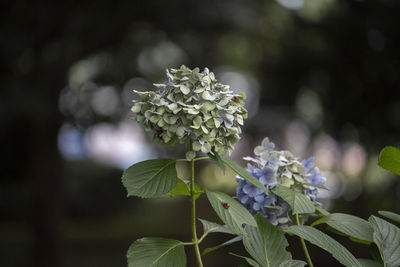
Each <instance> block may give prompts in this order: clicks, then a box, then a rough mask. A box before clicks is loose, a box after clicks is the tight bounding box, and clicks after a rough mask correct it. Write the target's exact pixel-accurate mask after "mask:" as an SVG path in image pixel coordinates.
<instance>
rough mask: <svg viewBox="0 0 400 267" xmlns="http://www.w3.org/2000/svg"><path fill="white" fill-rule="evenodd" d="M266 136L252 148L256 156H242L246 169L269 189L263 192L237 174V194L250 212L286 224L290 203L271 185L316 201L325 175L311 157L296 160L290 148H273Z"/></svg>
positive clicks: (273, 221) (288, 220) (278, 223)
mask: <svg viewBox="0 0 400 267" xmlns="http://www.w3.org/2000/svg"><path fill="white" fill-rule="evenodd" d="M274 148H275V145H274V143H272V142H270V141H269V139H268V138H265V139H264V140H263V141H262V144H261V145H260V146H257V147H256V148H255V149H254V154H255V155H256V157H254V158H253V157H245V158H244V159H245V160H247V161H249V163H248V165H247V169H248V171H249V172H250V173H251V174H252V175H253V176H254V177H256V178H257V179H258V180H259V181H260V182H261V183H262V184H263V185H264V186H265V187H266V188H267V189H269V192H268V193H267V192H265V191H263V190H261V189H259V188H257V187H255V186H253V185H251V184H250V183H248V182H247V181H245V180H244V179H243V178H242V177H240V176H237V177H236V180H237V182H238V187H237V189H236V194H237V195H236V197H237V199H238V200H239V201H240V203H242V205H244V206H245V207H246V208H247V209H248V210H249V211H250V212H252V213H253V214H254V213H257V212H260V213H261V214H263V215H264V216H265V217H266V218H267V219H268V220H269V221H270V222H271V223H272V224H274V225H279V226H286V225H288V224H289V223H290V218H289V212H290V211H291V209H290V206H289V205H288V203H286V202H285V201H284V200H283V199H282V198H280V197H279V196H277V195H275V194H274V193H273V192H272V191H271V190H270V189H272V188H274V187H275V186H276V185H278V184H280V185H283V186H286V187H289V188H291V189H293V190H295V191H296V192H299V193H302V194H304V195H306V196H308V197H309V199H310V200H311V201H315V199H316V197H317V193H318V188H316V187H315V186H312V184H314V185H323V184H325V181H326V178H325V177H323V176H322V175H321V173H320V172H319V169H318V168H317V167H314V168H313V166H314V159H313V158H312V157H311V158H308V159H306V160H304V161H303V162H299V161H298V160H297V159H296V158H295V157H294V156H293V155H292V154H291V153H290V152H289V151H276V150H273V149H274Z"/></svg>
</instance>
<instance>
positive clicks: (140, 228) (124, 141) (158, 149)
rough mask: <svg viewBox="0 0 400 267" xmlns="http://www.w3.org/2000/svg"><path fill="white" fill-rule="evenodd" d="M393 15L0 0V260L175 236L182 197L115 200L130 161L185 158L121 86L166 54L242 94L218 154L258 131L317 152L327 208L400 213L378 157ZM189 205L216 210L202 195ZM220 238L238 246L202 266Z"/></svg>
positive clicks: (107, 262)
mask: <svg viewBox="0 0 400 267" xmlns="http://www.w3.org/2000/svg"><path fill="white" fill-rule="evenodd" d="M399 12H400V2H399V1H397V0H369V1H367V0H364V1H363V0H358V1H356V0H347V1H345V0H319V1H316V0H269V1H261V0H258V1H241V0H233V1H227V0H222V1H211V0H203V1H161V0H153V1H134V0H130V1H127V0H119V1H106V0H98V1H8V0H2V1H0V22H1V26H0V78H1V85H0V87H1V91H0V118H1V127H0V140H1V146H0V148H1V152H2V158H1V185H0V266H5V267H9V266H10V267H11V266H40V267H47V266H51V267H58V266H63V267H64V266H65V267H69V266H74V267H79V266H85V267H86V266H96V267H97V266H99V267H103V266H126V263H125V262H126V258H125V253H126V250H127V248H128V246H129V245H130V244H131V243H132V242H133V241H134V240H135V239H137V238H140V237H143V236H163V237H171V238H175V239H180V240H185V241H189V240H190V227H189V201H188V199H185V198H179V197H177V198H173V199H171V198H169V197H166V198H161V199H152V200H142V199H139V198H129V199H127V198H126V192H125V190H124V188H123V187H122V185H121V180H120V177H121V173H122V171H123V169H124V168H126V167H128V166H129V165H131V164H133V163H135V162H137V161H141V160H144V159H149V158H157V157H177V158H178V157H183V156H184V152H185V151H184V149H185V148H184V147H178V148H176V147H175V148H164V147H162V146H160V145H157V144H153V142H152V141H151V138H150V137H149V136H148V135H147V134H146V133H145V132H144V131H143V130H142V129H141V127H140V126H139V125H137V124H136V123H135V122H133V121H131V120H130V117H131V115H132V114H131V113H130V106H131V100H132V99H133V98H134V97H135V96H134V94H133V92H132V91H133V89H136V90H151V89H152V88H153V87H152V83H154V82H160V81H162V80H163V79H164V77H165V73H164V72H165V69H166V68H167V67H179V66H180V65H181V64H185V65H187V66H189V67H191V68H194V67H196V66H199V67H200V68H204V67H209V68H210V69H211V70H212V71H214V72H215V74H216V76H217V79H219V81H221V82H223V83H227V84H230V85H231V87H232V88H233V90H235V91H245V92H246V93H247V95H248V99H247V108H248V110H249V115H250V117H249V119H248V120H246V121H245V126H244V129H243V130H244V134H243V138H242V140H241V141H240V143H239V144H238V145H237V146H236V150H235V152H234V153H233V155H232V157H233V158H235V159H236V160H238V161H241V158H242V157H244V156H246V155H252V148H253V147H254V146H255V145H257V144H258V143H259V142H261V140H262V139H263V137H264V136H269V137H270V139H271V140H272V141H274V142H275V143H276V144H277V147H278V148H279V149H288V150H290V151H292V152H293V153H294V154H295V155H296V156H298V157H300V158H304V157H307V156H310V155H313V156H315V157H316V164H317V166H319V167H320V169H321V170H322V171H323V173H324V175H326V176H327V177H328V183H327V185H328V188H329V191H324V192H321V194H320V201H321V202H322V203H324V207H325V208H326V209H328V210H330V211H336V212H347V213H353V214H356V215H358V216H361V217H363V218H365V219H367V218H368V216H369V215H370V214H372V213H375V214H376V212H377V211H378V210H382V209H384V210H392V211H395V212H399V211H400V180H399V179H398V177H396V176H394V175H391V174H390V173H388V172H386V171H384V170H382V169H380V168H379V167H377V157H378V154H379V151H380V150H381V149H382V148H383V147H384V146H385V145H395V146H396V145H399V142H400V75H399V74H400V50H399V49H400V34H399V26H400V19H399V14H400V13H399ZM242 163H243V161H242ZM179 174H180V176H181V177H185V176H187V166H185V165H184V164H183V165H179ZM197 177H198V179H199V182H200V183H201V184H202V185H204V186H208V187H210V188H213V189H218V190H223V191H225V192H228V193H230V194H231V195H233V194H234V190H235V180H234V176H233V174H232V173H227V174H226V175H222V173H221V172H219V170H217V169H216V168H215V167H214V166H212V165H207V164H204V163H202V164H199V165H198V166H197ZM198 213H199V217H201V218H205V219H208V220H214V219H216V216H215V215H214V213H213V211H212V209H211V207H210V206H209V204H208V203H207V202H206V200H205V198H204V197H202V198H201V199H200V200H199V212H198ZM200 229H201V228H200V227H199V230H200ZM228 238H229V236H224V235H218V234H213V235H210V237H209V238H208V239H207V240H206V242H205V243H204V244H202V247H203V248H204V247H206V246H212V245H216V244H218V242H222V241H224V240H227V239H228ZM341 240H342V241H343V242H345V245H346V246H347V247H348V248H349V249H350V250H352V251H353V252H354V254H355V255H356V256H358V257H361V256H363V257H367V249H366V248H365V247H363V246H361V245H355V244H354V243H349V242H346V238H341ZM290 242H291V246H290V250H291V251H292V252H293V253H294V255H295V257H296V258H298V259H303V256H302V253H301V251H299V250H298V247H299V243H298V242H297V241H296V240H293V239H290ZM229 251H234V252H236V253H238V254H245V252H244V251H243V249H242V248H241V246H240V245H236V246H233V247H231V248H227V249H222V250H221V251H220V252H216V253H212V254H209V255H207V256H205V257H204V262H205V264H206V266H216V267H219V266H237V265H238V264H239V263H240V262H241V260H240V259H236V258H234V257H233V256H230V255H228V252H229ZM187 254H188V257H189V262H188V266H195V264H194V262H193V257H192V256H193V252H192V250H191V249H190V248H188V249H187ZM311 254H312V257H313V258H314V261H315V264H316V266H322V265H323V264H324V266H339V264H338V263H337V262H336V261H335V260H334V259H332V258H331V257H330V255H329V254H327V253H325V252H321V250H320V249H315V248H314V247H313V248H312V249H311Z"/></svg>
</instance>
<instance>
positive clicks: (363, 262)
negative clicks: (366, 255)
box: [357, 259, 383, 267]
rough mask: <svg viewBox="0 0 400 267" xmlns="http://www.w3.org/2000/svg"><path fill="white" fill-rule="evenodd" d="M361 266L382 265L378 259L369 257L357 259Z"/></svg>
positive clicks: (375, 266) (380, 266) (373, 266)
mask: <svg viewBox="0 0 400 267" xmlns="http://www.w3.org/2000/svg"><path fill="white" fill-rule="evenodd" d="M357 260H358V261H359V262H360V263H361V266H362V267H383V264H382V263H381V262H379V261H374V260H370V259H357Z"/></svg>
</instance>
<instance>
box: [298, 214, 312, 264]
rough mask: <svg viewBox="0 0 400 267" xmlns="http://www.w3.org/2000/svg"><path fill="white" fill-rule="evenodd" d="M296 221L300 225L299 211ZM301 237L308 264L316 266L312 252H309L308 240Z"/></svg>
mask: <svg viewBox="0 0 400 267" xmlns="http://www.w3.org/2000/svg"><path fill="white" fill-rule="evenodd" d="M296 223H297V225H300V219H299V214H298V213H296ZM299 238H300V242H301V246H302V247H303V250H304V254H305V255H306V259H307V262H308V266H310V267H314V264H313V263H312V261H311V257H310V254H309V253H308V249H307V246H306V242H305V241H304V239H303V238H302V237H299Z"/></svg>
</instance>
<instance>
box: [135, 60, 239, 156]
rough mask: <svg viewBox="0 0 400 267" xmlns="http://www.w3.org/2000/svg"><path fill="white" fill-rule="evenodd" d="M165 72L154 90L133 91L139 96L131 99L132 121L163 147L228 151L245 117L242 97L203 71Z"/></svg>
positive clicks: (236, 137) (211, 151)
mask: <svg viewBox="0 0 400 267" xmlns="http://www.w3.org/2000/svg"><path fill="white" fill-rule="evenodd" d="M166 73H167V81H166V82H165V83H163V84H154V86H155V87H156V88H157V90H156V91H147V92H139V91H136V90H135V92H136V93H137V94H138V95H139V96H140V99H139V100H133V103H134V105H133V107H132V112H134V113H135V114H136V116H135V120H136V121H137V122H138V123H141V124H142V125H143V127H144V129H145V130H148V131H152V132H153V134H154V138H155V139H158V140H160V141H161V142H163V143H164V144H174V143H175V142H176V141H179V142H180V143H186V142H189V141H192V148H193V150H194V151H201V152H204V153H214V152H216V153H218V154H221V155H223V154H225V153H226V152H227V151H228V152H229V153H230V152H232V150H233V146H234V145H235V144H236V143H237V142H238V141H239V139H240V134H241V132H242V131H241V125H243V120H244V119H246V118H247V110H246V109H245V108H244V101H243V100H244V99H245V94H244V93H239V94H234V93H233V92H232V91H231V90H230V88H229V85H224V84H221V83H218V82H217V80H216V79H215V75H214V73H212V72H210V71H209V70H208V69H207V68H205V69H204V70H203V71H202V72H200V70H199V68H195V69H193V70H191V69H189V68H187V67H186V66H184V65H182V66H181V67H180V68H179V69H169V70H168V69H167V71H166Z"/></svg>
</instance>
